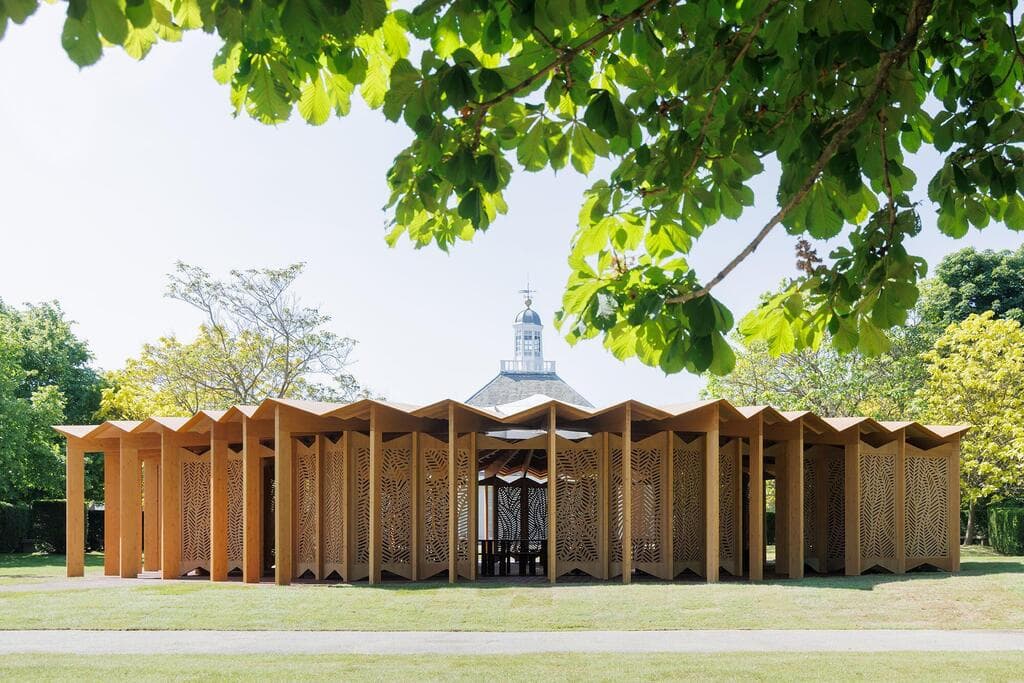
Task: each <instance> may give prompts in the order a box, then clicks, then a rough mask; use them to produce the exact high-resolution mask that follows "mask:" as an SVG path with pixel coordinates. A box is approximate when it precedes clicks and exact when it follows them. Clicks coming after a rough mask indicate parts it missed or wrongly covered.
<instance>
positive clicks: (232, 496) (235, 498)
mask: <svg viewBox="0 0 1024 683" xmlns="http://www.w3.org/2000/svg"><path fill="white" fill-rule="evenodd" d="M244 493H245V492H244V490H243V488H242V454H241V453H235V452H234V451H229V452H228V571H231V570H234V569H239V570H241V568H242V561H243V559H244V558H243V550H244V545H243V543H244V533H245V517H244V515H243V507H242V506H243V505H244Z"/></svg>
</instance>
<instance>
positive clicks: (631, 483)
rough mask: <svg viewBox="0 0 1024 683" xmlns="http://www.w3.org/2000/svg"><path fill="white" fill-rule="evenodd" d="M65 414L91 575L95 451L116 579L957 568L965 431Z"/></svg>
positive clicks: (369, 403)
mask: <svg viewBox="0 0 1024 683" xmlns="http://www.w3.org/2000/svg"><path fill="white" fill-rule="evenodd" d="M56 429H57V430H58V431H59V432H60V433H62V434H63V435H64V436H66V437H67V496H68V526H67V535H68V555H67V570H68V575H69V576H81V575H82V573H83V558H84V550H83V549H84V474H83V472H84V462H85V458H87V457H89V458H92V457H98V458H102V460H103V470H104V510H105V513H104V514H105V528H104V534H105V537H104V540H105V552H104V570H105V573H107V574H110V575H116V576H122V577H128V578H131V577H136V576H138V575H139V574H140V573H141V572H160V573H161V575H162V577H163V578H167V579H172V578H179V577H181V576H184V575H200V576H203V577H208V578H209V579H210V580H213V581H224V580H228V579H230V578H232V577H239V578H240V579H241V580H243V581H245V582H250V583H251V582H259V581H261V580H263V578H264V577H273V580H274V581H276V582H277V583H278V584H288V583H290V582H292V581H293V580H301V579H315V580H326V581H346V582H356V581H367V582H368V583H371V584H374V583H378V582H381V581H383V580H412V581H417V580H426V579H435V580H438V579H446V580H448V581H451V582H454V581H457V580H469V581H474V580H477V579H484V578H487V579H490V577H502V578H505V579H511V578H512V577H520V576H524V577H544V579H543V580H545V581H550V582H556V581H558V580H567V579H569V578H570V577H573V578H574V579H576V580H579V579H584V580H616V581H621V582H624V583H628V582H630V581H632V580H635V579H640V578H652V579H657V580H662V581H674V580H677V579H690V580H703V581H709V582H713V581H718V580H719V579H720V578H724V577H730V578H734V579H746V580H754V581H756V580H759V579H762V578H764V577H765V576H766V575H773V576H777V577H790V578H799V577H802V576H803V575H804V574H805V572H819V573H829V572H835V573H841V574H847V575H858V574H861V573H862V572H865V571H888V572H893V573H903V572H907V571H911V570H915V569H920V568H929V569H939V570H944V571H957V570H958V569H959V507H960V493H959V442H960V437H961V435H962V434H963V433H964V431H965V430H966V428H965V427H957V426H929V425H921V424H918V423H915V422H878V421H875V420H872V419H869V418H856V417H841V418H829V417H820V416H817V415H814V414H812V413H808V412H779V411H776V410H774V409H772V408H770V407H766V406H756V407H735V406H733V405H731V404H730V403H728V402H727V401H723V400H709V401H700V402H695V403H689V404H682V405H676V406H666V407H654V406H649V405H646V404H643V403H641V402H638V401H633V400H627V401H624V402H622V403H619V404H616V405H613V406H610V407H607V408H603V409H593V408H589V407H582V406H578V405H574V404H569V403H564V402H561V401H558V400H554V399H551V398H548V397H545V396H539V395H538V396H533V397H531V398H529V399H525V400H522V401H518V402H516V403H513V404H507V405H502V406H495V407H490V408H486V407H480V406H472V405H467V404H464V403H460V402H458V401H453V400H444V401H439V402H437V403H434V404H431V405H428V406H423V407H412V406H405V405H399V404H393V403H386V402H382V401H375V400H369V399H367V400H362V401H358V402H355V403H351V404H329V403H314V402H303V401H292V400H285V399H267V400H265V401H264V402H263V403H261V404H260V405H258V406H235V407H232V408H231V409H229V410H226V411H203V412H200V413H197V414H195V415H193V416H191V417H173V418H172V417H152V418H149V419H147V420H143V421H137V422H130V421H110V422H105V423H103V424H100V425H77V426H59V427H56ZM767 491H774V511H775V515H774V520H775V521H774V528H773V531H774V534H773V535H774V539H775V543H774V554H773V555H772V554H769V549H768V545H767V543H766V538H767V533H766V531H767V530H766V525H765V519H766V511H767V509H768V504H767V501H768V498H769V496H768V495H767ZM144 513H145V514H144Z"/></svg>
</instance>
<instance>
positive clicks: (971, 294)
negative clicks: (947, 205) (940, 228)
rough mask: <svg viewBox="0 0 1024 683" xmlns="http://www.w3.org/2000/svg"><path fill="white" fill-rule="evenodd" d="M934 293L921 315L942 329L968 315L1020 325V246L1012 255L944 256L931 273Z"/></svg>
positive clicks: (1023, 319)
mask: <svg viewBox="0 0 1024 683" xmlns="http://www.w3.org/2000/svg"><path fill="white" fill-rule="evenodd" d="M934 281H935V285H934V289H933V290H932V291H930V292H929V295H928V296H927V297H924V299H923V302H924V305H923V307H922V315H923V316H924V317H925V318H926V319H927V320H929V321H930V322H931V323H932V324H934V325H936V326H938V327H940V328H942V327H945V326H946V325H949V324H950V323H954V322H958V321H960V320H964V319H966V318H967V316H969V315H971V314H972V313H984V312H985V311H992V313H993V315H994V316H995V317H996V318H1012V319H1013V320H1016V321H1017V322H1020V323H1024V246H1021V247H1019V248H1018V249H1017V250H1016V251H1010V250H1009V249H1003V250H1000V251H993V250H991V249H986V250H984V251H976V250H975V249H973V248H967V249H961V250H960V251H957V252H954V253H952V254H948V255H946V256H945V257H944V258H943V259H942V262H941V263H940V264H939V267H938V268H937V269H936V271H935V278H934Z"/></svg>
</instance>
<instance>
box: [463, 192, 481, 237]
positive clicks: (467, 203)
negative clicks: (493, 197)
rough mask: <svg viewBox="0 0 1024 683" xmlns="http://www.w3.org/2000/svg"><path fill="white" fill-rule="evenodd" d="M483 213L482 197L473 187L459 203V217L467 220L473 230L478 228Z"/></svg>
mask: <svg viewBox="0 0 1024 683" xmlns="http://www.w3.org/2000/svg"><path fill="white" fill-rule="evenodd" d="M483 212H484V203H483V197H481V195H480V190H478V189H477V188H475V187H474V188H473V189H472V190H470V191H469V192H467V193H466V195H465V196H464V197H463V198H462V201H460V202H459V215H460V216H462V217H463V218H465V219H467V220H469V222H471V223H472V224H473V227H474V228H480V226H481V222H482V217H483Z"/></svg>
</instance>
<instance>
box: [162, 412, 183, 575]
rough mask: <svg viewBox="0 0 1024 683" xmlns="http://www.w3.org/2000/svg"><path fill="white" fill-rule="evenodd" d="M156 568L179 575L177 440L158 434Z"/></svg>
mask: <svg viewBox="0 0 1024 683" xmlns="http://www.w3.org/2000/svg"><path fill="white" fill-rule="evenodd" d="M160 545H161V547H160V568H161V573H162V576H163V578H165V579H176V578H178V577H179V576H181V444H180V442H179V440H178V437H177V436H176V435H175V434H173V433H172V432H169V431H166V430H165V431H164V432H163V433H162V434H161V435H160Z"/></svg>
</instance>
